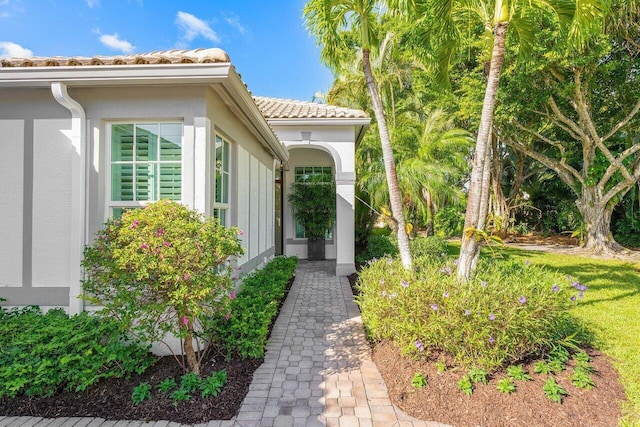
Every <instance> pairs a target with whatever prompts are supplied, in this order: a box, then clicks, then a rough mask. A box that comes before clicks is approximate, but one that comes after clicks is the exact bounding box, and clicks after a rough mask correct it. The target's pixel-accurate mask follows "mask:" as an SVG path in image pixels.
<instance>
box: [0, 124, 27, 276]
mask: <svg viewBox="0 0 640 427" xmlns="http://www.w3.org/2000/svg"><path fill="white" fill-rule="evenodd" d="M0 153H2V155H0V182H2V185H0V212H2V220H1V221H0V236H2V238H0V272H2V274H0V287H2V286H22V250H23V247H22V231H23V228H22V227H23V220H22V215H23V212H24V209H23V197H24V120H0Z"/></svg>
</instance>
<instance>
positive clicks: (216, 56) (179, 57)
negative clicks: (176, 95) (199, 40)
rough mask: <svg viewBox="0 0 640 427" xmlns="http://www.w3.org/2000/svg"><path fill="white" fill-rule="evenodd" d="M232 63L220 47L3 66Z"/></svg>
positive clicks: (1, 62)
mask: <svg viewBox="0 0 640 427" xmlns="http://www.w3.org/2000/svg"><path fill="white" fill-rule="evenodd" d="M211 62H230V60H229V55H227V53H226V52H225V51H224V50H222V49H218V48H210V49H193V50H177V49H172V50H163V51H157V52H150V53H136V54H132V55H119V56H94V57H91V58H90V57H85V56H75V57H61V56H53V57H39V56H34V57H31V58H2V59H0V68H1V67H57V66H62V67H65V66H67V67H70V66H87V65H138V64H185V63H187V64H191V63H211Z"/></svg>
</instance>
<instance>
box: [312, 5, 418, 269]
mask: <svg viewBox="0 0 640 427" xmlns="http://www.w3.org/2000/svg"><path fill="white" fill-rule="evenodd" d="M379 7H380V5H379V2H378V1H376V0H310V1H309V3H307V4H306V5H305V7H304V16H305V23H306V27H307V29H308V30H309V31H310V32H311V34H313V35H314V36H315V37H316V39H317V42H318V44H319V45H321V46H322V50H321V59H322V60H323V62H324V63H325V64H327V65H328V66H329V67H330V68H332V69H333V70H334V71H335V70H338V69H340V67H341V65H342V64H341V61H340V60H341V58H343V57H344V53H345V52H347V51H348V50H349V46H348V45H347V39H346V38H345V34H346V32H347V31H348V30H349V29H353V30H354V31H356V33H357V35H358V36H357V44H358V45H359V46H360V50H361V53H362V69H363V71H364V75H365V82H366V86H367V89H368V91H369V95H370V96H371V101H372V104H373V110H374V114H375V118H376V122H377V126H378V132H379V133H380V143H381V146H382V157H383V162H384V167H385V173H386V178H387V185H388V188H389V199H390V202H391V203H390V204H391V212H392V215H393V218H394V221H395V223H396V226H397V236H398V249H399V253H400V259H401V261H402V265H403V266H404V268H405V269H411V268H412V263H413V262H412V259H411V251H410V249H409V236H408V235H407V232H406V224H405V219H404V215H403V212H402V200H401V197H400V188H399V186H398V177H397V174H396V166H395V161H394V158H393V149H392V146H391V139H390V137H389V130H388V128H387V122H386V118H385V113H384V109H383V106H382V101H381V99H380V95H379V93H378V88H377V86H376V82H375V79H374V77H373V73H372V71H371V60H370V55H371V48H372V47H373V46H374V45H375V42H376V34H375V31H374V28H373V26H374V24H375V23H376V22H377V18H378V13H379V12H380V9H379Z"/></svg>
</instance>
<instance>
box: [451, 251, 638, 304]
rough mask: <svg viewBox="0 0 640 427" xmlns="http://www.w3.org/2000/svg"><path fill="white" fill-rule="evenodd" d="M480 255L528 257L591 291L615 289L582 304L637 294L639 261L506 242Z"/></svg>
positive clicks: (512, 258)
mask: <svg viewBox="0 0 640 427" xmlns="http://www.w3.org/2000/svg"><path fill="white" fill-rule="evenodd" d="M459 251H460V247H459V245H456V244H453V245H449V254H450V255H452V256H455V255H457V254H458V253H459ZM482 256H483V257H491V256H493V257H497V258H501V259H504V260H516V261H517V260H522V261H525V260H529V261H530V262H531V263H533V264H536V265H540V266H543V267H546V268H548V269H549V270H555V271H558V272H560V273H562V274H566V275H568V276H571V277H573V278H575V279H576V280H578V281H579V282H581V283H583V284H585V285H587V286H588V288H589V290H591V291H604V292H606V293H609V294H610V293H612V292H613V293H615V295H612V296H611V297H604V294H603V297H602V298H593V299H592V298H590V299H588V300H587V301H583V302H581V304H582V305H593V304H597V303H600V302H605V301H618V300H624V299H626V298H629V297H634V296H637V295H640V265H638V264H634V263H632V262H625V261H620V260H601V259H598V260H595V259H590V258H583V257H580V256H578V255H570V254H560V253H550V252H542V251H531V250H524V249H518V248H512V247H507V246H493V247H491V248H486V247H485V248H483V250H482Z"/></svg>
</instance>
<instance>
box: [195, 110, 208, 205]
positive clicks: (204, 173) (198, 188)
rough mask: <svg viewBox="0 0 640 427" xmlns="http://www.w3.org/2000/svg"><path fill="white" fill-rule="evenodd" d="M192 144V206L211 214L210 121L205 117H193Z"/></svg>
mask: <svg viewBox="0 0 640 427" xmlns="http://www.w3.org/2000/svg"><path fill="white" fill-rule="evenodd" d="M193 128H194V144H193V178H194V180H193V208H194V209H196V210H198V211H200V212H202V213H203V214H205V215H207V216H209V215H211V200H210V199H211V194H210V193H211V191H210V188H211V170H210V169H211V168H209V167H208V165H209V164H210V163H209V161H208V160H209V157H210V156H211V150H210V149H209V147H210V146H211V121H210V120H209V119H208V118H206V117H194V119H193Z"/></svg>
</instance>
